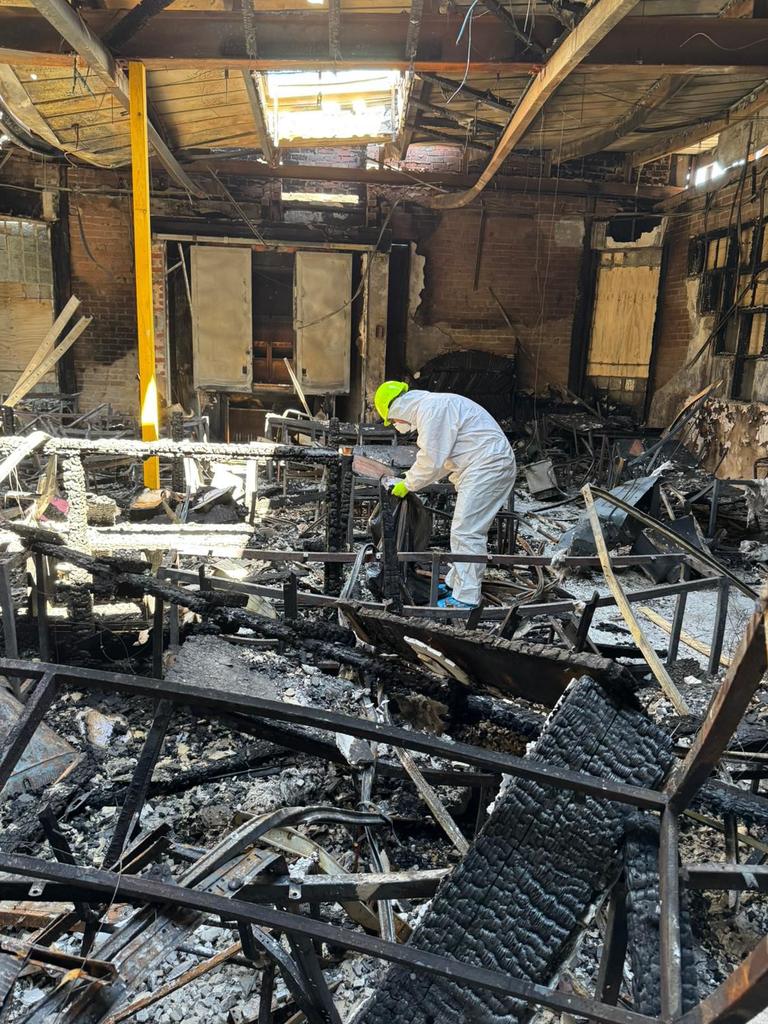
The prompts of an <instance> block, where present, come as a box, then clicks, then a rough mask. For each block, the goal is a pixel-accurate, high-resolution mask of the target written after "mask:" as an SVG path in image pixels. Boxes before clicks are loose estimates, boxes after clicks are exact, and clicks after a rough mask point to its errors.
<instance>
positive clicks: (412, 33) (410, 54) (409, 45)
mask: <svg viewBox="0 0 768 1024" xmlns="http://www.w3.org/2000/svg"><path fill="white" fill-rule="evenodd" d="M423 13H424V0H411V13H410V16H409V18H408V35H407V36H406V37H405V59H406V60H407V61H408V63H409V64H412V63H413V62H414V61H415V60H416V54H417V53H418V52H419V35H420V33H421V19H422V15H423Z"/></svg>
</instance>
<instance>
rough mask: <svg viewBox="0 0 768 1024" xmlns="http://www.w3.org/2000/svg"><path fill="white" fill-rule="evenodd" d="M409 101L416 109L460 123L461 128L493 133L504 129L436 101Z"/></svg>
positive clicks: (501, 126)
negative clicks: (440, 105) (442, 105)
mask: <svg viewBox="0 0 768 1024" xmlns="http://www.w3.org/2000/svg"><path fill="white" fill-rule="evenodd" d="M411 103H412V105H413V107H414V108H415V109H416V110H421V111H423V112H425V113H429V114H437V115H438V117H441V118H445V119H446V120H447V121H449V122H450V121H453V123H454V124H458V125H461V126H462V127H463V128H464V127H468V128H470V129H475V130H480V131H487V132H492V133H493V134H494V135H499V134H501V132H502V131H503V130H504V126H503V125H500V124H496V123H495V122H494V121H484V120H483V119H482V118H479V117H475V116H474V114H471V113H470V114H466V113H460V112H458V111H455V110H451V108H450V107H439V106H438V105H437V104H436V103H425V102H423V101H422V100H412V101H411Z"/></svg>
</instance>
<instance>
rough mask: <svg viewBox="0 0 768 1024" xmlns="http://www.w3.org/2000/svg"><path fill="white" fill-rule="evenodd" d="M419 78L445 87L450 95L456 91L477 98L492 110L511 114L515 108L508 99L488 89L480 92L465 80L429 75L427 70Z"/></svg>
mask: <svg viewBox="0 0 768 1024" xmlns="http://www.w3.org/2000/svg"><path fill="white" fill-rule="evenodd" d="M419 78H420V79H421V80H422V81H423V82H429V83H430V84H432V85H437V86H439V87H440V88H442V89H447V90H448V91H449V92H450V93H451V95H453V94H454V93H458V94H459V95H461V96H467V97H469V98H470V99H473V100H477V102H478V103H480V104H481V105H482V106H486V107H491V109H493V110H501V111H503V112H504V113H506V114H511V113H512V111H513V110H514V109H515V104H514V103H510V102H509V100H505V99H502V98H501V97H500V96H495V95H494V94H493V93H492V92H491V91H490V89H487V90H486V91H485V92H481V91H480V89H473V88H472V86H470V85H467V84H466V82H456V81H454V80H453V79H452V78H443V77H442V76H441V75H430V74H428V73H427V72H421V73H420V74H419Z"/></svg>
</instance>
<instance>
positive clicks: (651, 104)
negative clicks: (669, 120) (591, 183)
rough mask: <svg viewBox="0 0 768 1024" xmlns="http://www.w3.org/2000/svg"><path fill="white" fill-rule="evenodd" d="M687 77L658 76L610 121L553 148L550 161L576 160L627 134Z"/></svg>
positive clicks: (680, 87) (666, 100)
mask: <svg viewBox="0 0 768 1024" xmlns="http://www.w3.org/2000/svg"><path fill="white" fill-rule="evenodd" d="M687 81H688V79H687V78H686V77H685V76H684V75H665V76H664V77H663V78H659V79H658V80H657V81H655V82H654V83H653V85H652V86H651V88H650V89H649V90H648V91H647V92H646V93H645V94H644V95H643V96H641V97H640V99H639V100H638V101H637V102H636V103H633V104H632V106H631V107H630V108H629V110H627V112H626V113H625V114H622V116H621V117H619V118H617V119H616V120H615V121H614V122H613V124H609V125H608V127H607V128H603V129H601V130H600V131H598V132H593V133H592V134H591V135H587V136H585V137H584V138H581V139H576V141H575V142H570V143H568V144H566V145H564V146H562V147H560V149H559V150H558V151H556V152H553V154H552V159H553V161H554V162H555V163H560V164H562V163H565V162H566V161H568V160H579V159H580V158H581V157H585V156H589V154H590V153H599V152H601V150H603V149H607V147H608V146H610V145H612V144H613V143H614V142H618V141H619V140H620V139H622V138H625V137H626V136H627V135H631V134H632V132H634V131H635V130H636V129H638V128H640V127H641V125H643V124H645V122H646V121H647V120H648V118H649V117H650V116H651V114H652V113H653V112H654V111H655V110H658V109H659V107H662V106H663V105H664V104H665V103H667V102H669V100H671V99H672V98H673V97H675V96H676V95H677V94H678V93H679V92H680V90H681V89H682V88H683V86H684V85H685V84H686V82H687Z"/></svg>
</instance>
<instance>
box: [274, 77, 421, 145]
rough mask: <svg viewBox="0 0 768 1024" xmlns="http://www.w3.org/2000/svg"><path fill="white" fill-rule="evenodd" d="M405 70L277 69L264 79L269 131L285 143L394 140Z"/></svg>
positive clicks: (401, 100)
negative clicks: (325, 140) (321, 140)
mask: <svg viewBox="0 0 768 1024" xmlns="http://www.w3.org/2000/svg"><path fill="white" fill-rule="evenodd" d="M403 81H404V76H403V74H402V72H400V71H397V70H393V69H389V68H384V69H381V68H378V69H375V70H365V69H360V70H358V69H347V70H344V71H273V72H269V73H268V74H266V75H265V76H264V85H265V93H266V96H265V99H266V106H267V111H268V117H269V122H270V130H271V133H272V135H273V137H274V138H275V139H278V140H279V141H281V142H286V141H288V140H290V141H291V142H295V140H303V139H307V140H315V139H335V140H340V139H349V140H350V141H352V140H361V141H363V140H365V141H370V142H377V141H382V142H383V141H389V140H390V139H391V138H392V137H393V136H394V134H395V132H396V131H397V125H398V121H399V118H400V114H401V109H402V102H403Z"/></svg>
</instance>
